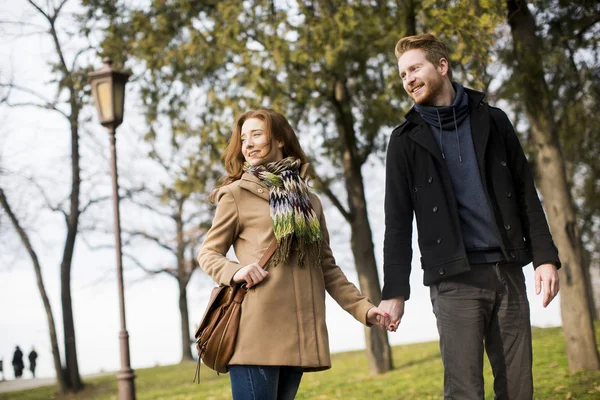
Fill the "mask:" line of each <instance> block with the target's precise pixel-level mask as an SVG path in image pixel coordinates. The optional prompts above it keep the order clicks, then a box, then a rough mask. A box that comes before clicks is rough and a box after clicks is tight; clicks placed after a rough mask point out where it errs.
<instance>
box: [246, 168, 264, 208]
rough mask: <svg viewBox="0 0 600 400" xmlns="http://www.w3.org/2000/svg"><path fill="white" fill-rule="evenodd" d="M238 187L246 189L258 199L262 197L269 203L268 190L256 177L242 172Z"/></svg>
mask: <svg viewBox="0 0 600 400" xmlns="http://www.w3.org/2000/svg"><path fill="white" fill-rule="evenodd" d="M240 187H241V188H242V189H246V190H247V191H249V192H250V193H254V194H255V195H257V196H258V197H262V198H263V199H264V200H267V201H269V188H268V187H267V185H265V184H264V183H262V182H261V180H260V179H258V178H257V177H256V176H254V175H252V174H249V173H247V172H244V174H243V175H242V178H241V179H240Z"/></svg>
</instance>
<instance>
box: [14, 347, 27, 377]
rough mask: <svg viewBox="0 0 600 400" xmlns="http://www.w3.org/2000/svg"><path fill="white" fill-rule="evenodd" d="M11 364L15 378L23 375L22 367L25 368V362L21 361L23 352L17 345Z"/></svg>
mask: <svg viewBox="0 0 600 400" xmlns="http://www.w3.org/2000/svg"><path fill="white" fill-rule="evenodd" d="M12 365H13V369H14V370H15V378H17V379H19V378H20V377H21V376H23V369H25V364H24V363H23V352H22V351H21V349H20V348H19V346H17V347H16V348H15V353H14V354H13V359H12Z"/></svg>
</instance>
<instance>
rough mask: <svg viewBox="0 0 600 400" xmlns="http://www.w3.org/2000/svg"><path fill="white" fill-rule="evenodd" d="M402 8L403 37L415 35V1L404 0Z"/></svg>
mask: <svg viewBox="0 0 600 400" xmlns="http://www.w3.org/2000/svg"><path fill="white" fill-rule="evenodd" d="M402 4H403V6H404V36H414V35H416V34H417V4H416V0H406V1H404V2H403V3H402Z"/></svg>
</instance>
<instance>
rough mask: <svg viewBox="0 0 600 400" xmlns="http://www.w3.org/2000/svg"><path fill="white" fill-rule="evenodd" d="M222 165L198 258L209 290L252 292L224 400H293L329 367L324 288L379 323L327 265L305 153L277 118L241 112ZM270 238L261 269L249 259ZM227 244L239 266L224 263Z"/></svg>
mask: <svg viewBox="0 0 600 400" xmlns="http://www.w3.org/2000/svg"><path fill="white" fill-rule="evenodd" d="M224 159H225V168H226V170H227V173H228V175H227V176H226V177H225V179H224V181H223V184H222V185H220V186H219V187H218V188H216V189H215V191H214V192H213V195H212V196H211V201H214V200H215V199H217V200H218V205H217V210H216V213H215V218H214V220H213V224H212V227H211V228H210V230H209V231H208V233H207V235H206V239H205V241H204V244H203V245H202V249H201V250H200V254H199V256H198V261H199V263H200V267H201V268H202V269H203V270H204V271H205V272H206V273H207V274H208V275H209V276H210V277H211V278H212V279H213V280H214V281H215V282H217V283H218V284H221V285H231V284H233V283H242V282H246V284H247V287H248V288H249V289H252V290H249V291H248V293H247V294H246V297H245V299H244V302H243V303H242V316H241V320H240V327H239V331H238V336H237V342H236V346H235V352H234V355H233V358H232V359H231V362H230V365H229V372H230V376H231V389H232V393H233V398H234V399H235V400H245V399H252V400H256V399H261V400H263V399H267V400H269V399H273V400H276V399H277V400H287V399H293V398H294V397H295V395H296V392H297V391H298V386H299V385H300V379H301V378H302V374H303V372H309V371H321V370H325V369H329V368H331V360H330V354H329V343H328V336H327V327H326V325H325V291H327V292H328V293H329V294H330V295H331V296H332V297H333V298H334V299H335V300H336V301H337V302H338V304H340V306H342V308H344V309H345V310H346V311H347V312H349V313H350V314H351V315H352V316H354V318H356V319H357V320H358V321H360V322H362V323H363V324H365V325H379V326H381V327H385V326H387V324H386V321H388V319H389V318H388V317H389V316H388V315H387V314H386V313H385V312H384V311H382V310H380V309H378V308H377V307H375V306H374V305H373V304H371V303H370V302H369V300H368V299H367V298H366V297H364V296H362V295H361V294H360V292H359V291H358V289H357V288H356V287H355V286H354V285H353V284H352V283H351V282H349V281H348V280H347V279H346V277H345V275H344V273H343V272H342V270H341V269H340V268H339V267H338V266H337V265H336V264H335V260H334V258H333V255H332V253H331V248H330V247H329V234H328V231H327V226H326V225H325V217H324V215H323V207H322V205H321V202H320V201H319V199H318V197H316V196H315V195H314V194H312V193H310V192H309V190H308V187H307V185H306V181H305V179H304V177H303V176H302V175H303V172H304V171H305V170H306V166H307V164H306V156H305V154H304V152H303V151H302V148H301V147H300V143H299V142H298V138H297V137H296V133H295V132H294V130H293V129H292V127H291V126H290V124H289V123H288V121H287V120H286V119H285V117H284V116H283V115H281V114H279V113H277V112H275V111H273V110H268V109H260V110H255V111H248V112H246V113H244V114H242V115H241V116H240V117H239V118H238V120H237V121H236V122H235V125H234V126H233V133H232V136H231V139H230V141H229V145H228V146H227V149H226V152H225V156H224ZM274 237H276V238H277V242H278V247H277V250H276V251H275V254H274V255H273V257H272V258H271V261H270V262H269V263H268V264H267V267H266V269H263V268H261V267H260V266H259V265H258V264H257V261H258V260H259V259H260V258H261V256H262V255H263V253H264V252H265V251H266V249H267V248H268V247H269V244H270V243H271V242H272V241H273V239H274ZM231 245H233V247H234V250H235V254H236V256H237V258H238V260H239V263H237V262H234V261H230V260H228V259H227V258H226V257H225V254H226V253H227V251H228V250H229V248H230V246H231ZM388 322H389V321H388Z"/></svg>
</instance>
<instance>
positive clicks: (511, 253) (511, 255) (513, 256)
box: [508, 251, 517, 259]
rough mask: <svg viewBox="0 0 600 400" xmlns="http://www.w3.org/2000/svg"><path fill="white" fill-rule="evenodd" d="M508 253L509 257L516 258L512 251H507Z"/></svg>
mask: <svg viewBox="0 0 600 400" xmlns="http://www.w3.org/2000/svg"><path fill="white" fill-rule="evenodd" d="M508 255H509V256H510V258H512V259H515V258H517V256H516V255H515V253H513V252H512V251H511V252H510V253H508Z"/></svg>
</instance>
